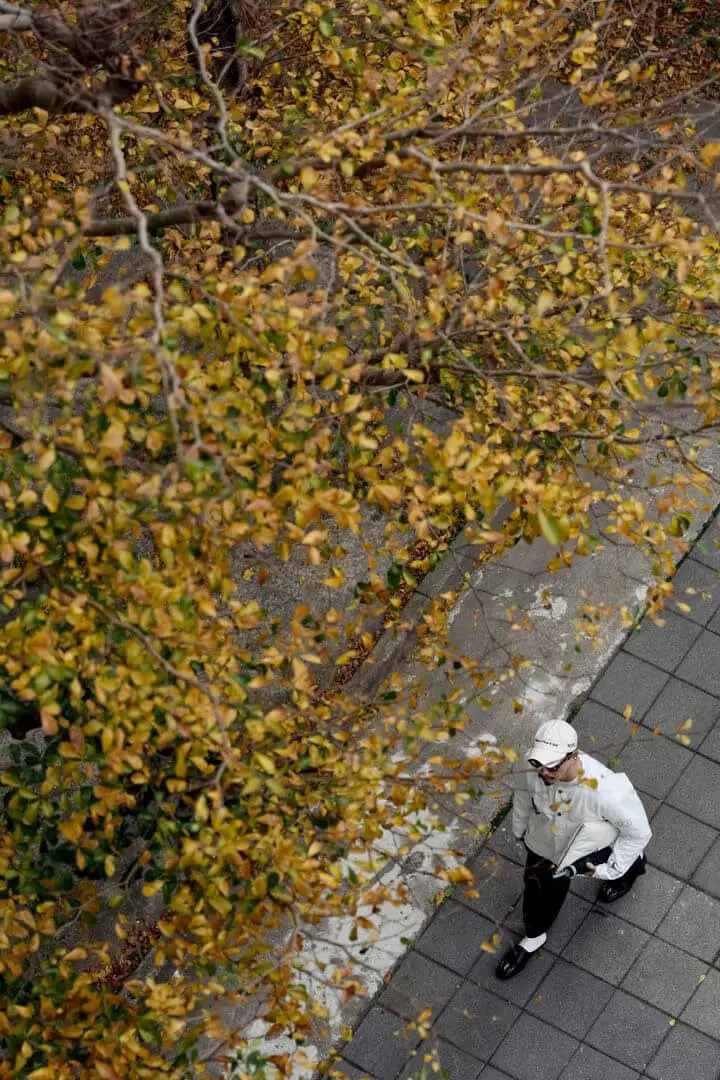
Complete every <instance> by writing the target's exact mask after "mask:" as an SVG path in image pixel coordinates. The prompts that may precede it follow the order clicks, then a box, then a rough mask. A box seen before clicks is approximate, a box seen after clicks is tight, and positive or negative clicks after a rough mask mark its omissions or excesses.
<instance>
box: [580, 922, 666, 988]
mask: <svg viewBox="0 0 720 1080" xmlns="http://www.w3.org/2000/svg"><path fill="white" fill-rule="evenodd" d="M647 941H648V934H647V932H646V931H645V930H641V929H640V927H639V926H633V925H632V923H628V922H625V920H624V919H618V918H617V916H615V915H606V914H605V913H604V912H601V911H599V910H598V909H597V908H592V909H591V910H590V913H589V914H588V916H587V918H586V919H584V920H583V922H582V925H581V926H580V928H579V929H578V930H577V932H576V933H575V934H573V936H572V938H571V939H570V943H569V945H568V946H567V948H566V949H565V950H564V954H563V955H564V956H565V958H566V959H567V960H571V961H572V962H573V963H574V964H579V965H580V967H583V968H585V969H586V970H587V971H590V972H591V973H592V974H593V975H597V976H599V977H600V978H601V979H605V980H606V981H607V982H609V983H612V984H613V985H614V986H617V985H619V983H620V982H621V981H622V979H623V978H624V976H625V975H626V974H627V972H628V971H629V969H630V966H631V965H632V963H633V961H634V960H635V959H636V958H637V956H638V955H639V954H640V952H641V951H642V949H643V946H644V945H645V944H646V943H647Z"/></svg>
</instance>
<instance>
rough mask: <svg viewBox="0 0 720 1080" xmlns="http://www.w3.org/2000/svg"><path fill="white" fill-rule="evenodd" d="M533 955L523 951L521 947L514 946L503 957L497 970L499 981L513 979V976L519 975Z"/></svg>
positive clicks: (525, 950)
mask: <svg viewBox="0 0 720 1080" xmlns="http://www.w3.org/2000/svg"><path fill="white" fill-rule="evenodd" d="M532 955H533V954H532V953H531V952H528V951H527V949H523V948H522V946H520V945H513V946H512V948H510V949H508V951H507V952H506V953H505V955H504V956H503V958H502V960H501V961H500V963H499V964H498V965H497V967H496V968H495V974H496V976H497V977H498V979H503V980H505V979H512V977H513V975H519V973H520V972H521V971H522V969H523V968H524V967H525V965H526V964H527V962H528V960H529V959H530V957H531V956H532Z"/></svg>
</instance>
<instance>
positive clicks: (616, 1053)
mask: <svg viewBox="0 0 720 1080" xmlns="http://www.w3.org/2000/svg"><path fill="white" fill-rule="evenodd" d="M670 1019H671V1018H670V1017H669V1016H668V1015H667V1013H664V1012H661V1011H660V1009H656V1008H654V1006H652V1005H648V1004H647V1002H644V1001H641V1000H640V999H639V998H637V997H634V996H633V995H632V994H628V993H626V992H625V991H624V990H616V991H615V992H614V993H613V996H612V997H611V998H610V1001H609V1002H608V1004H607V1005H606V1006H605V1008H604V1009H603V1011H602V1012H601V1014H600V1016H599V1017H598V1019H597V1020H596V1021H595V1023H594V1024H593V1026H592V1027H591V1029H590V1031H589V1032H588V1034H587V1036H586V1038H585V1041H586V1043H589V1045H590V1046H594V1047H596V1048H597V1049H599V1050H602V1051H604V1052H607V1051H608V1050H609V1049H610V1048H612V1053H613V1057H615V1058H618V1059H619V1060H620V1061H622V1062H624V1063H625V1064H626V1065H628V1066H629V1067H630V1068H632V1069H637V1070H638V1071H639V1072H642V1071H643V1070H644V1069H645V1067H646V1066H647V1065H648V1064H649V1062H650V1061H651V1060H652V1058H653V1057H654V1056H655V1053H656V1052H657V1049H658V1047H659V1046H660V1043H661V1042H662V1041H663V1039H664V1038H665V1037H666V1036H667V1033H668V1031H669V1030H670V1028H669V1024H668V1022H669V1020H670Z"/></svg>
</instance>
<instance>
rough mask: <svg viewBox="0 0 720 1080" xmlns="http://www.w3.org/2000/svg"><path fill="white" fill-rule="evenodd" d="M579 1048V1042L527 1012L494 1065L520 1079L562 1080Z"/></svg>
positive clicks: (499, 1053) (496, 1056) (497, 1054)
mask: <svg viewBox="0 0 720 1080" xmlns="http://www.w3.org/2000/svg"><path fill="white" fill-rule="evenodd" d="M577 1045H578V1043H577V1039H572V1038H570V1036H569V1035H564V1034H563V1033H562V1032H560V1031H558V1030H557V1029H556V1028H553V1027H550V1025H549V1024H545V1023H543V1021H542V1020H538V1019H537V1018H536V1017H534V1016H528V1014H527V1013H523V1015H522V1016H521V1017H520V1019H519V1020H518V1022H517V1023H516V1024H515V1026H514V1027H513V1029H512V1031H511V1032H510V1034H509V1035H508V1037H507V1039H505V1041H504V1042H503V1044H502V1046H501V1047H500V1049H499V1050H498V1052H497V1053H496V1054H495V1056H494V1057H493V1059H492V1062H491V1064H493V1065H497V1066H498V1068H500V1069H503V1070H504V1071H505V1072H506V1073H508V1074H509V1075H510V1076H512V1077H515V1078H516V1080H558V1077H559V1076H560V1074H561V1073H562V1071H563V1069H564V1068H565V1066H566V1065H567V1064H568V1062H569V1061H570V1058H571V1057H572V1055H573V1054H574V1053H575V1050H576V1049H577Z"/></svg>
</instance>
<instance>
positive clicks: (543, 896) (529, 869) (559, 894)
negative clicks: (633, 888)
mask: <svg viewBox="0 0 720 1080" xmlns="http://www.w3.org/2000/svg"><path fill="white" fill-rule="evenodd" d="M643 867H644V859H643V856H642V855H640V856H639V857H638V858H637V859H636V860H635V862H634V863H633V864H632V866H631V867H630V869H629V870H627V871H626V872H625V873H624V874H623V876H622V877H621V878H618V879H617V881H624V880H625V879H630V880H631V881H634V880H635V878H636V877H637V876H638V874H640V873H642V871H643ZM554 869H555V864H554V863H551V862H550V860H549V859H544V858H543V857H542V855H536V854H535V852H534V851H530V849H529V848H528V853H527V862H526V863H525V892H524V894H523V921H524V923H525V933H526V934H527V936H528V937H539V936H540V934H545V933H546V932H547V931H548V930H549V929H550V927H551V926H552V924H553V923H554V922H555V920H556V919H557V917H558V915H559V914H560V908H561V907H562V906H563V904H564V903H565V897H566V896H567V894H568V889H569V888H570V878H554V877H553V871H554Z"/></svg>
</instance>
